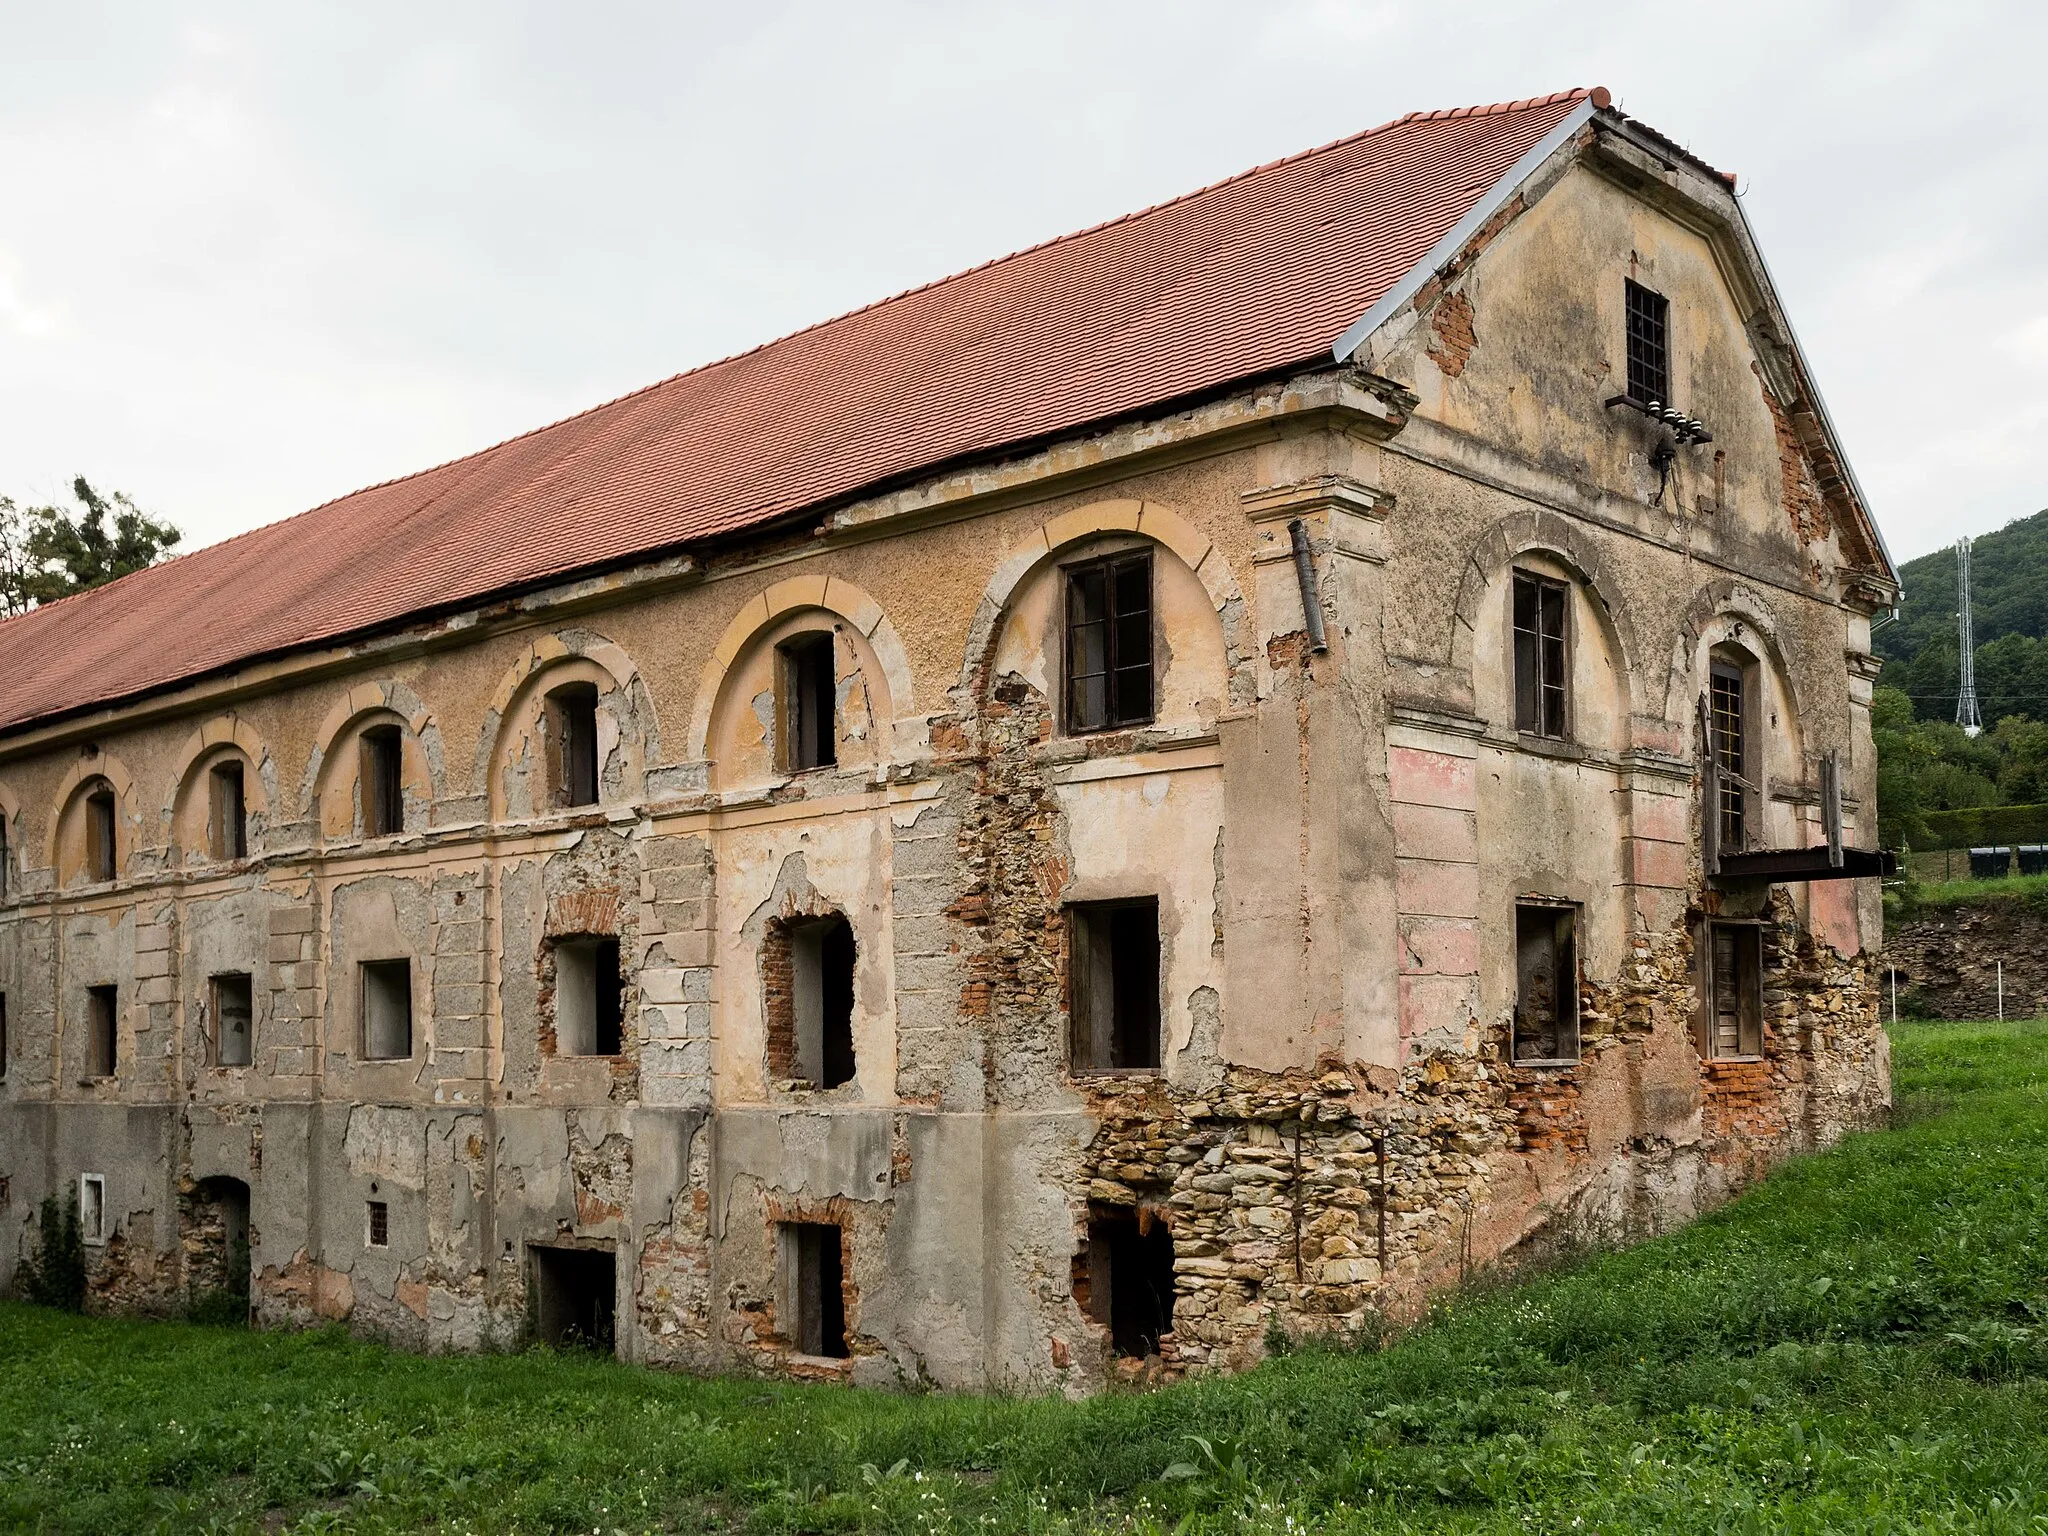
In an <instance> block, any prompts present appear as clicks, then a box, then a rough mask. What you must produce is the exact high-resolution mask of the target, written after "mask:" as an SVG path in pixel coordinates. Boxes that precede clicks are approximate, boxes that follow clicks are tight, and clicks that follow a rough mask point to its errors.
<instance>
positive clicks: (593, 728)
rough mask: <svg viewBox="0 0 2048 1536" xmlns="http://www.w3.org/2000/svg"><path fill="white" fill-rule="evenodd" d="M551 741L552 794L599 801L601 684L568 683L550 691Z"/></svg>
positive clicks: (562, 799) (562, 802)
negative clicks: (599, 691) (598, 755)
mask: <svg viewBox="0 0 2048 1536" xmlns="http://www.w3.org/2000/svg"><path fill="white" fill-rule="evenodd" d="M547 743H548V753H547V759H548V763H547V770H548V795H549V798H550V799H552V800H553V802H554V803H555V804H556V805H557V806H564V807H566V806H576V805H595V804H597V684H595V683H564V684H563V685H562V686H561V687H559V688H557V689H555V690H554V691H553V692H551V693H550V694H549V695H548V700H547Z"/></svg>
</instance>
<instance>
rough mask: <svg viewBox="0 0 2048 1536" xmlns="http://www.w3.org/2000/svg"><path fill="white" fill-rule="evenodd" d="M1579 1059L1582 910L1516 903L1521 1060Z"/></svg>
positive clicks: (1517, 1032) (1517, 1023)
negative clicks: (1579, 952) (1580, 930)
mask: <svg viewBox="0 0 2048 1536" xmlns="http://www.w3.org/2000/svg"><path fill="white" fill-rule="evenodd" d="M1578 1059H1579V957H1578V913H1577V910H1576V909H1575V908H1572V907H1564V906H1551V905H1548V904H1546V903H1539V902H1520V903H1517V904H1516V906H1515V1060H1516V1061H1577V1060H1578Z"/></svg>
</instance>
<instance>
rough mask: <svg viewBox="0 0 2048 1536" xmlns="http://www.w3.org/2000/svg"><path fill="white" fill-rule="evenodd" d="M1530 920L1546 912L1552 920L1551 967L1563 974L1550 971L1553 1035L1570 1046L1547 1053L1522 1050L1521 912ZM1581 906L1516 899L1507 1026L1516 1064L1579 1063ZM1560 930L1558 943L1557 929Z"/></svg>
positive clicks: (1561, 1064) (1562, 1043)
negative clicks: (1512, 989) (1511, 1002)
mask: <svg viewBox="0 0 2048 1536" xmlns="http://www.w3.org/2000/svg"><path fill="white" fill-rule="evenodd" d="M1525 914H1526V915H1528V916H1529V917H1530V919H1531V920H1532V922H1533V921H1535V920H1537V915H1538V914H1548V916H1549V919H1550V921H1551V923H1552V924H1553V929H1552V934H1551V942H1552V945H1553V949H1552V964H1553V967H1554V970H1556V971H1562V972H1563V973H1564V974H1563V975H1562V977H1558V976H1555V975H1553V980H1552V986H1553V987H1554V988H1555V990H1556V994H1557V995H1556V999H1555V1006H1556V1008H1557V1025H1556V1037H1557V1042H1558V1044H1559V1045H1560V1046H1566V1045H1568V1046H1569V1049H1561V1050H1559V1051H1557V1052H1556V1053H1554V1054H1550V1055H1527V1056H1525V1055H1523V1054H1522V1019H1523V1014H1524V1011H1525V1010H1524V1001H1525V999H1524V996H1523V981H1524V973H1523V969H1522V926H1523V919H1524V916H1525ZM1583 916H1584V908H1582V907H1581V906H1580V905H1579V904H1578V903H1577V902H1574V901H1549V900H1544V899H1542V898H1537V897H1521V898H1518V899H1517V900H1516V902H1515V1009H1514V1018H1513V1023H1512V1024H1511V1026H1510V1028H1509V1041H1508V1052H1509V1057H1510V1059H1511V1060H1512V1061H1513V1062H1514V1064H1515V1065H1516V1066H1518V1067H1560V1066H1576V1065H1578V1063H1579V1061H1580V1059H1581V1057H1582V1054H1583V1042H1582V1041H1581V1039H1580V1037H1579V969H1580V967H1579V930H1580V928H1581V927H1582V926H1583V923H1582V918H1583ZM1559 929H1562V930H1563V939H1562V942H1561V943H1560V942H1559V940H1558V937H1557V934H1558V930H1559Z"/></svg>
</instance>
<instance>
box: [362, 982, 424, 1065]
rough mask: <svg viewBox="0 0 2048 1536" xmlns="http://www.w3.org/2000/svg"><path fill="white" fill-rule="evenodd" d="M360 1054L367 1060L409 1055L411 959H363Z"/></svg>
mask: <svg viewBox="0 0 2048 1536" xmlns="http://www.w3.org/2000/svg"><path fill="white" fill-rule="evenodd" d="M361 974H362V988H363V1055H364V1057H365V1058H366V1059H368V1060H370V1061H402V1060H404V1059H405V1058H406V1057H408V1056H410V1055H412V962H411V961H410V960H365V961H364V962H363V964H362V967H361Z"/></svg>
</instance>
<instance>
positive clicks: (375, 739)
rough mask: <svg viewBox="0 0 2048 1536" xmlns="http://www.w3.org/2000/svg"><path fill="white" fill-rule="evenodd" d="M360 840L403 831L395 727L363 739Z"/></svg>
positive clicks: (377, 728) (372, 729) (381, 728)
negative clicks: (361, 835)
mask: <svg viewBox="0 0 2048 1536" xmlns="http://www.w3.org/2000/svg"><path fill="white" fill-rule="evenodd" d="M360 778H361V781H362V797H363V836H365V837H389V836H391V835H392V834H394V833H397V832H403V831H404V830H405V785H404V776H403V757H402V753H401V743H400V738H399V734H398V727H397V726H395V725H375V726H372V727H370V729H368V730H367V731H364V732H363V735H362V761H361V772H360Z"/></svg>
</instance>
